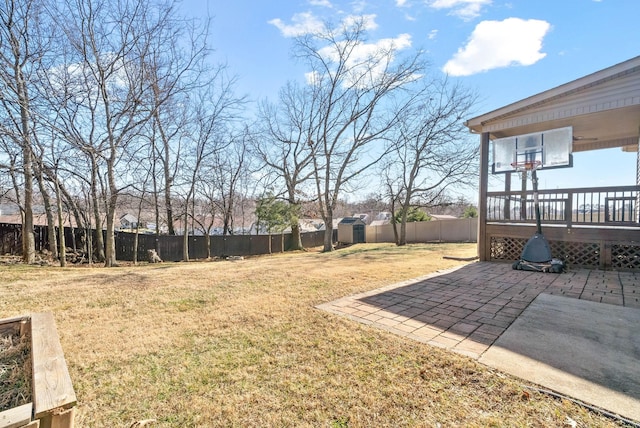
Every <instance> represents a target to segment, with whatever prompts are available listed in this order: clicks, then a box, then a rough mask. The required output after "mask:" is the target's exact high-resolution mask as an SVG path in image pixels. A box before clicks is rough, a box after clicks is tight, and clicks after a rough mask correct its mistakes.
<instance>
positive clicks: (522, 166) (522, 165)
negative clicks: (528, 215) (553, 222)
mask: <svg viewBox="0 0 640 428" xmlns="http://www.w3.org/2000/svg"><path fill="white" fill-rule="evenodd" d="M511 166H513V167H514V168H515V169H516V170H518V171H522V173H523V176H524V177H526V176H527V172H528V171H531V182H532V184H533V208H534V210H535V215H536V232H537V233H538V234H540V235H542V224H541V221H540V202H539V198H538V174H537V173H536V170H537V169H538V168H540V167H541V166H542V163H541V162H540V161H536V160H529V159H528V160H526V161H524V162H513V163H512V164H511Z"/></svg>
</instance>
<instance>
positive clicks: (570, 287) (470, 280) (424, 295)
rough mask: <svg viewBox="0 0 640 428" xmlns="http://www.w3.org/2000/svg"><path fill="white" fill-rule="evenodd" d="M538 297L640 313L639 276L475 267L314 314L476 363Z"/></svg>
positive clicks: (489, 265)
mask: <svg viewBox="0 0 640 428" xmlns="http://www.w3.org/2000/svg"><path fill="white" fill-rule="evenodd" d="M540 293H548V294H556V295H562V296H565V297H572V298H577V299H584V300H591V301H595V302H601V303H608V304H613V305H621V306H629V307H635V308H640V274H638V273H634V272H615V271H597V270H587V269H571V270H570V271H569V272H567V273H563V274H552V273H538V272H525V271H515V270H512V269H511V265H510V264H506V263H490V262H477V263H470V264H468V265H465V266H462V267H460V268H456V269H452V270H449V271H444V272H439V273H436V274H433V275H429V276H427V277H423V278H418V279H415V280H412V281H405V282H402V283H398V284H393V285H390V286H387V287H384V288H380V289H377V290H373V291H370V292H367V293H363V294H359V295H354V296H349V297H345V298H342V299H339V300H336V301H333V302H329V303H325V304H322V305H319V306H318V308H319V309H322V310H325V311H328V312H331V313H335V314H338V315H343V316H346V317H349V318H351V319H353V320H355V321H358V322H361V323H364V324H368V325H371V326H374V327H377V328H380V329H384V330H387V331H389V332H392V333H395V334H399V335H401V336H405V337H408V338H411V339H414V340H417V341H420V342H424V343H429V344H431V345H435V346H439V347H443V348H447V349H450V350H453V351H456V352H459V353H461V354H464V355H468V356H470V357H472V358H476V359H477V358H479V357H480V356H481V355H482V353H483V352H485V351H486V350H487V349H488V348H489V346H491V344H492V343H493V342H494V341H495V340H496V339H497V338H498V337H499V336H500V335H501V334H502V333H503V332H504V331H505V330H506V329H507V327H509V325H510V324H511V323H512V322H513V321H514V320H515V319H516V318H517V317H518V316H519V315H520V314H521V313H522V311H523V310H524V309H525V308H526V307H527V306H528V305H529V304H530V303H531V302H532V301H533V300H534V299H535V298H536V297H537V296H538V294H540Z"/></svg>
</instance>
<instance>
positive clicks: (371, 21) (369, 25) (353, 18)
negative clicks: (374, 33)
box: [342, 14, 378, 31]
mask: <svg viewBox="0 0 640 428" xmlns="http://www.w3.org/2000/svg"><path fill="white" fill-rule="evenodd" d="M360 22H362V24H363V28H364V29H365V30H366V31H371V30H375V29H376V28H378V24H377V23H376V15H375V14H371V15H349V16H346V17H345V18H344V19H343V20H342V26H343V27H346V28H351V27H353V26H354V25H356V24H358V23H360Z"/></svg>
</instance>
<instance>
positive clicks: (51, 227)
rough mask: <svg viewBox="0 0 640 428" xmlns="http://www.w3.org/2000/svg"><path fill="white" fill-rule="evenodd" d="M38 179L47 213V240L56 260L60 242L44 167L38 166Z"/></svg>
mask: <svg viewBox="0 0 640 428" xmlns="http://www.w3.org/2000/svg"><path fill="white" fill-rule="evenodd" d="M36 179H37V181H38V189H40V194H41V195H42V202H43V204H44V211H45V213H46V215H47V240H48V241H49V251H50V252H51V257H53V259H54V260H55V259H56V258H58V243H57V239H56V221H55V219H54V217H53V210H52V206H51V197H50V196H49V192H47V189H46V188H45V186H44V177H43V174H42V169H41V168H40V167H38V174H37V176H36Z"/></svg>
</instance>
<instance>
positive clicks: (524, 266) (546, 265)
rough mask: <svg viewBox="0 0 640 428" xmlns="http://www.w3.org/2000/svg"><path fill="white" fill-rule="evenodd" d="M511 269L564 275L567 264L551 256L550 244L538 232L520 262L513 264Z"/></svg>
mask: <svg viewBox="0 0 640 428" xmlns="http://www.w3.org/2000/svg"><path fill="white" fill-rule="evenodd" d="M511 267H512V268H513V269H516V270H528V271H532V272H550V273H562V272H564V271H565V263H564V262H563V261H562V260H559V259H554V258H553V257H552V256H551V247H550V246H549V242H547V240H546V239H545V237H544V236H543V235H542V233H538V232H536V233H535V234H534V235H533V236H532V237H531V238H530V239H529V241H527V243H526V245H525V246H524V249H523V250H522V255H521V256H520V260H518V261H516V262H515V263H513V265H512V266H511Z"/></svg>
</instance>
